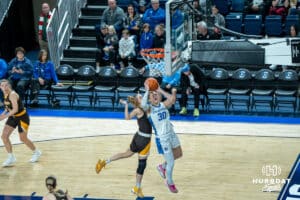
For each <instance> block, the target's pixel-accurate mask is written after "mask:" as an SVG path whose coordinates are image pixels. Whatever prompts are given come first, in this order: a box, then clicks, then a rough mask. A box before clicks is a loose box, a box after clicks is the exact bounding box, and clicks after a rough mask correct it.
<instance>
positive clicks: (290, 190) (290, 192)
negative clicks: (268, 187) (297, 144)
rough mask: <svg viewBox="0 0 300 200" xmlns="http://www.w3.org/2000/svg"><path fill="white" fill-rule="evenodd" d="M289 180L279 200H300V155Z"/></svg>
mask: <svg viewBox="0 0 300 200" xmlns="http://www.w3.org/2000/svg"><path fill="white" fill-rule="evenodd" d="M288 180H289V181H288V182H286V183H285V185H284V186H283V187H282V190H281V192H280V194H279V196H278V200H296V199H300V154H299V155H298V158H297V160H296V162H295V163H294V166H293V168H292V169H291V172H290V174H289V176H288Z"/></svg>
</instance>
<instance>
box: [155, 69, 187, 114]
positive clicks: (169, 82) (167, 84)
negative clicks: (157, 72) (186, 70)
mask: <svg viewBox="0 0 300 200" xmlns="http://www.w3.org/2000/svg"><path fill="white" fill-rule="evenodd" d="M181 72H182V69H181V68H179V69H177V70H176V71H175V72H174V73H173V74H172V75H171V76H167V75H163V77H162V83H161V86H160V87H161V88H162V89H164V90H165V91H168V92H169V91H172V88H177V87H179V86H180V79H181ZM170 113H171V115H175V114H176V111H175V106H174V104H173V106H172V107H171V108H170Z"/></svg>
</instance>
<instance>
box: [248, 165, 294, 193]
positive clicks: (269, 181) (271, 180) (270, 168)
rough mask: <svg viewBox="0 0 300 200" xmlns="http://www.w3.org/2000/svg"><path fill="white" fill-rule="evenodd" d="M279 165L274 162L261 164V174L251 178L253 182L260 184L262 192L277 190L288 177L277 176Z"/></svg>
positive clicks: (279, 171)
mask: <svg viewBox="0 0 300 200" xmlns="http://www.w3.org/2000/svg"><path fill="white" fill-rule="evenodd" d="M280 175H281V167H280V165H276V164H267V165H263V166H262V168H261V176H260V177H256V178H253V179H252V183H253V184H258V185H262V191H263V192H279V191H280V190H281V188H282V186H283V185H284V184H285V183H286V182H287V181H289V179H282V178H279V176H280Z"/></svg>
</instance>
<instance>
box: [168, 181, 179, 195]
mask: <svg viewBox="0 0 300 200" xmlns="http://www.w3.org/2000/svg"><path fill="white" fill-rule="evenodd" d="M166 184H167V186H168V188H169V190H170V192H173V193H177V192H178V190H177V188H176V186H175V184H171V185H169V184H168V183H167V182H166Z"/></svg>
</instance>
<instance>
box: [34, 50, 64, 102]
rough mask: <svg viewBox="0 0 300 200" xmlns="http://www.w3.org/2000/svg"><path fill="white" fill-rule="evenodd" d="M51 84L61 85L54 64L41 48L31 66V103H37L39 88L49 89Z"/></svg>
mask: <svg viewBox="0 0 300 200" xmlns="http://www.w3.org/2000/svg"><path fill="white" fill-rule="evenodd" d="M52 84H55V85H58V86H62V84H61V83H59V81H58V79H57V75H56V73H55V66H54V64H53V62H51V61H49V60H48V53H47V51H46V50H44V49H42V50H40V52H39V57H38V60H37V61H36V62H35V64H34V67H33V79H32V83H31V98H30V99H31V102H30V103H31V104H32V105H36V104H38V94H39V93H40V89H41V88H44V89H49V88H50V87H51V85H52Z"/></svg>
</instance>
